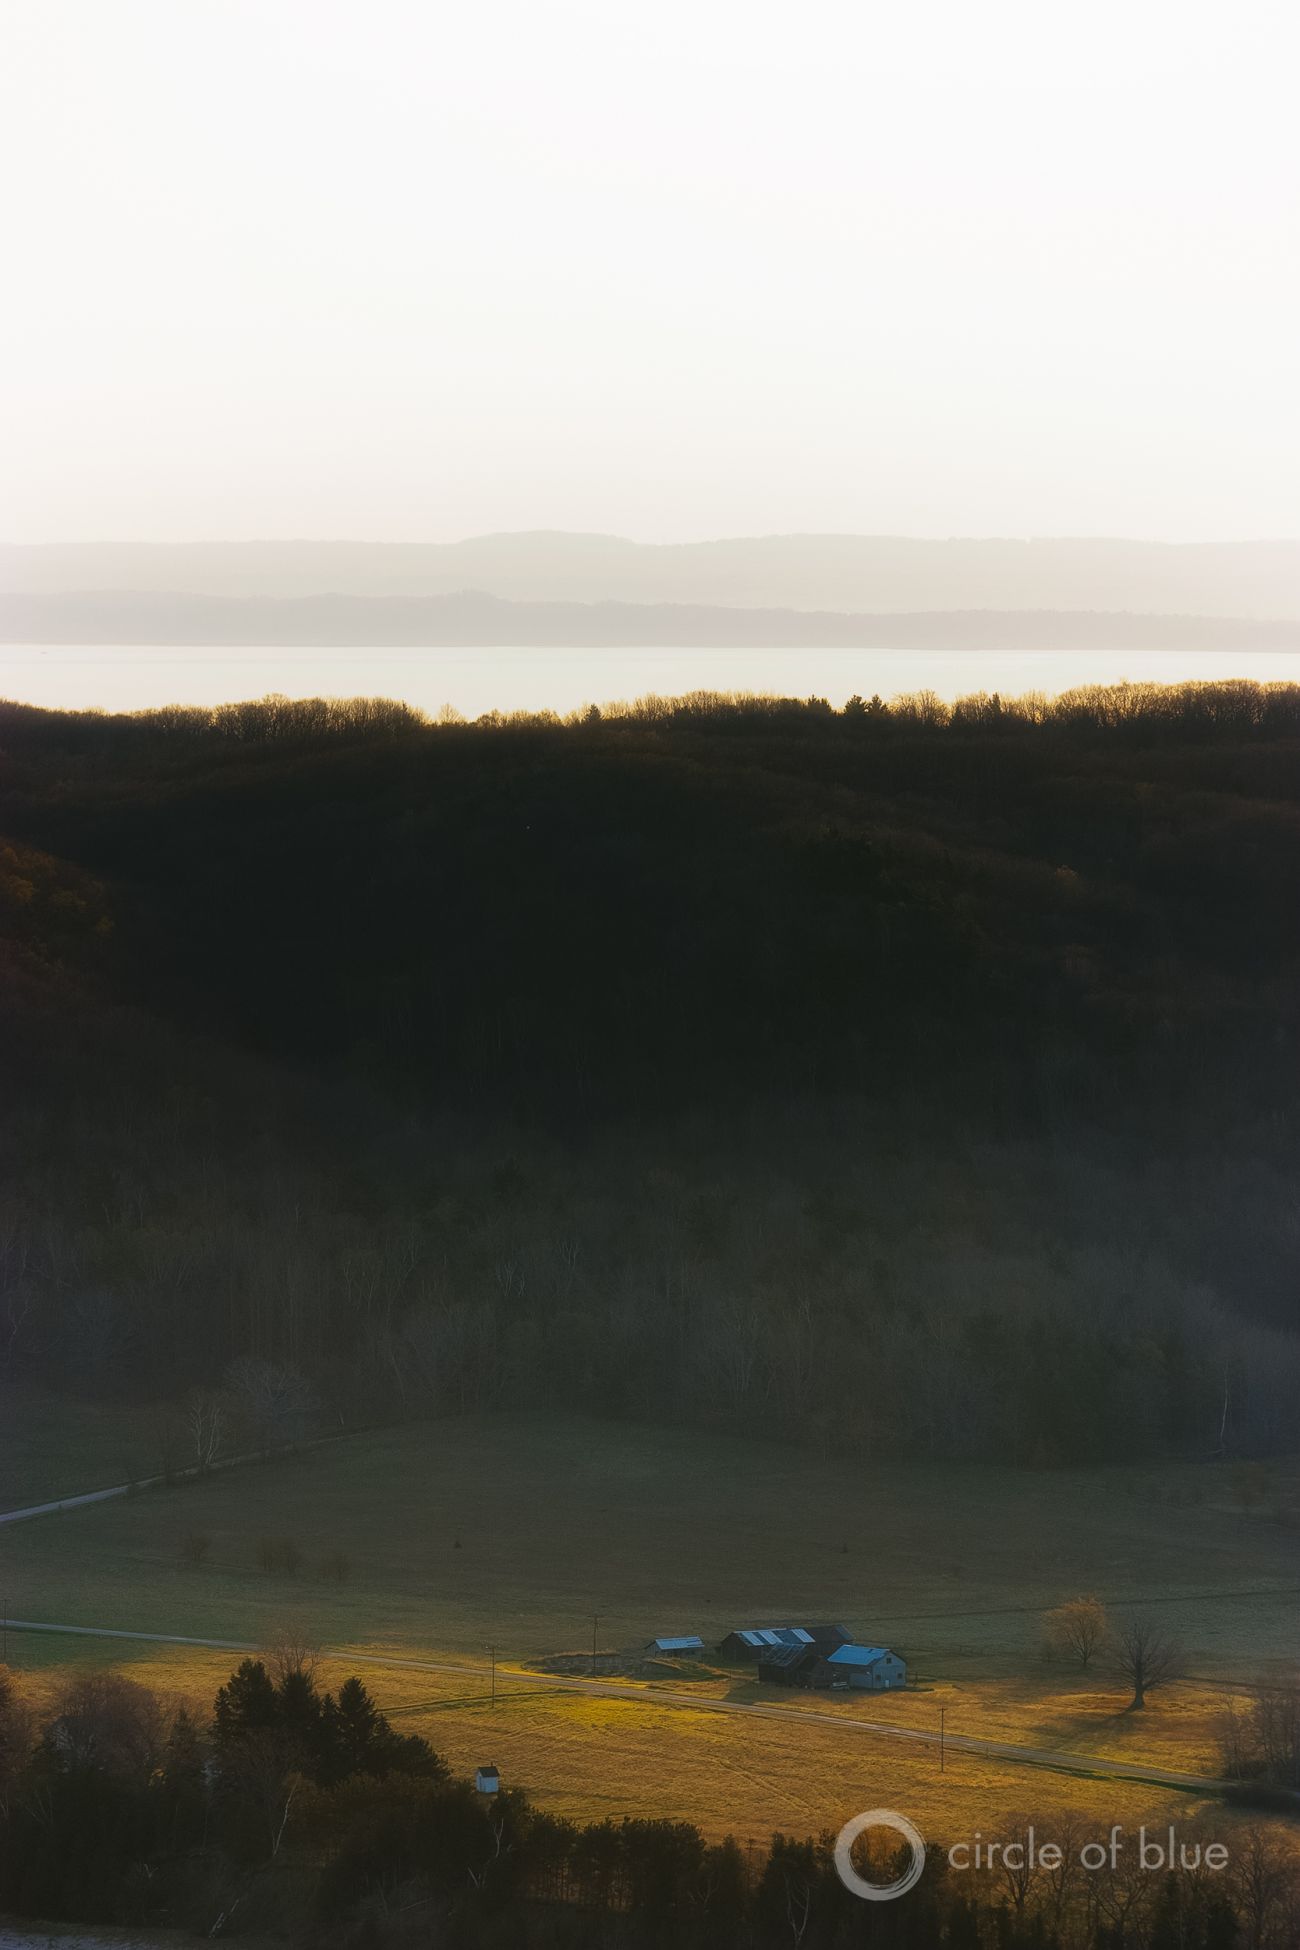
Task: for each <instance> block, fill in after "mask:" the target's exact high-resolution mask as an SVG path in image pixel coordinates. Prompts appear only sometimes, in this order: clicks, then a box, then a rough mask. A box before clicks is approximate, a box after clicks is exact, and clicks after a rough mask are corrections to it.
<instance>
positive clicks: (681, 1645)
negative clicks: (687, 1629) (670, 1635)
mask: <svg viewBox="0 0 1300 1950" xmlns="http://www.w3.org/2000/svg"><path fill="white" fill-rule="evenodd" d="M650 1643H651V1645H652V1646H653V1647H654V1649H655V1651H656V1652H703V1650H704V1640H703V1639H701V1638H686V1639H651V1641H650Z"/></svg>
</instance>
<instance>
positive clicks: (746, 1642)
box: [718, 1625, 815, 1659]
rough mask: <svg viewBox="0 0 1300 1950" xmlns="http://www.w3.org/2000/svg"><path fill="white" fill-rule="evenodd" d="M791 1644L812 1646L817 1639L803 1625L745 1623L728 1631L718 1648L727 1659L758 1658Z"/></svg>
mask: <svg viewBox="0 0 1300 1950" xmlns="http://www.w3.org/2000/svg"><path fill="white" fill-rule="evenodd" d="M790 1645H807V1646H810V1645H815V1641H814V1639H813V1635H812V1633H811V1632H809V1631H805V1629H804V1627H803V1626H802V1625H745V1626H740V1627H739V1628H738V1629H737V1630H736V1631H734V1632H728V1633H727V1636H726V1638H725V1639H723V1641H722V1644H721V1645H720V1646H719V1647H718V1650H719V1652H721V1654H722V1655H723V1657H724V1658H726V1659H758V1658H761V1657H762V1655H763V1653H764V1652H772V1651H776V1650H777V1649H778V1648H779V1647H781V1646H790Z"/></svg>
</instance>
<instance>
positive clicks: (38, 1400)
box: [0, 1384, 163, 1512]
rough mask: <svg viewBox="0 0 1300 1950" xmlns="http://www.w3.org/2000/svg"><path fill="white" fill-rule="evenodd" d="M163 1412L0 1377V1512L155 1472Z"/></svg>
mask: <svg viewBox="0 0 1300 1950" xmlns="http://www.w3.org/2000/svg"><path fill="white" fill-rule="evenodd" d="M162 1413H163V1411H162V1410H160V1409H158V1410H154V1409H150V1408H147V1407H145V1408H141V1407H140V1406H139V1405H137V1404H131V1405H129V1406H124V1405H123V1404H121V1403H115V1402H107V1403H106V1402H69V1401H67V1400H65V1399H63V1398H62V1397H59V1396H56V1395H47V1394H43V1393H41V1392H39V1391H36V1390H32V1389H18V1388H14V1387H11V1386H7V1385H3V1384H0V1512H3V1511H5V1510H17V1509H22V1508H23V1507H24V1506H26V1505H27V1504H30V1503H47V1502H50V1501H52V1500H53V1499H54V1498H55V1497H60V1496H75V1495H76V1494H77V1493H78V1492H79V1491H81V1490H99V1489H107V1488H108V1487H109V1486H110V1485H111V1484H114V1483H128V1482H131V1481H132V1480H133V1479H135V1478H138V1477H142V1476H153V1475H156V1474H157V1473H158V1472H159V1471H160V1470H161V1468H162V1461H161V1453H162V1452H161V1444H160V1441H159V1436H158V1427H159V1424H160V1421H161V1418H162Z"/></svg>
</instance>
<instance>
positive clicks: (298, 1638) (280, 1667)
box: [266, 1625, 320, 1680]
mask: <svg viewBox="0 0 1300 1950" xmlns="http://www.w3.org/2000/svg"><path fill="white" fill-rule="evenodd" d="M266 1660H267V1665H268V1666H269V1667H270V1669H271V1671H272V1672H273V1673H274V1674H275V1676H276V1678H277V1679H279V1680H285V1679H288V1678H289V1677H290V1676H291V1675H293V1676H296V1675H297V1674H299V1673H301V1674H302V1675H303V1676H304V1677H305V1678H307V1679H312V1678H314V1677H315V1674H316V1667H317V1666H318V1664H319V1663H320V1647H319V1645H317V1643H316V1642H315V1640H314V1639H312V1638H309V1637H308V1635H307V1633H306V1632H305V1631H304V1630H303V1629H302V1627H301V1626H298V1625H287V1626H286V1627H285V1628H284V1630H283V1631H282V1632H280V1634H279V1635H278V1637H277V1638H276V1639H275V1641H274V1643H273V1644H271V1645H269V1646H268V1647H267V1649H266Z"/></svg>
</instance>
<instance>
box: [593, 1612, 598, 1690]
mask: <svg viewBox="0 0 1300 1950" xmlns="http://www.w3.org/2000/svg"><path fill="white" fill-rule="evenodd" d="M599 1623H600V1613H599V1612H598V1611H594V1612H593V1613H592V1614H591V1676H592V1678H593V1679H594V1678H595V1677H596V1627H597V1626H598V1625H599Z"/></svg>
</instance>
